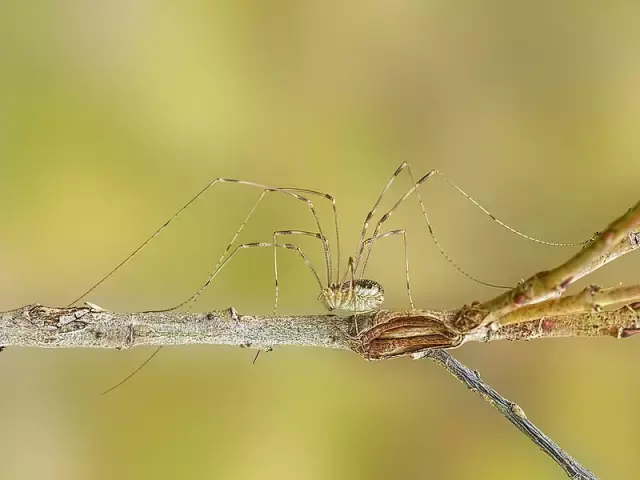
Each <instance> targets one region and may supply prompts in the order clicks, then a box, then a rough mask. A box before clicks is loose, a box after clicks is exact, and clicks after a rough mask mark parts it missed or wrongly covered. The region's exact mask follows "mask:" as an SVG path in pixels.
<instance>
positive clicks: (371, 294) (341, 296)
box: [322, 279, 384, 313]
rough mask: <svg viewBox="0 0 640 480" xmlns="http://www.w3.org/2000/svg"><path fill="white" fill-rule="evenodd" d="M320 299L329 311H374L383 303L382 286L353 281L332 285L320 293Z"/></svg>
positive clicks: (364, 281)
mask: <svg viewBox="0 0 640 480" xmlns="http://www.w3.org/2000/svg"><path fill="white" fill-rule="evenodd" d="M322 299H323V301H324V303H325V305H326V306H327V308H328V309H329V310H341V311H345V312H353V313H362V312H368V311H371V310H375V309H376V308H378V307H379V306H380V305H381V304H382V302H383V301H384V289H383V288H382V285H380V284H379V283H378V282H374V281H373V280H366V279H361V280H355V281H354V282H353V286H352V284H351V282H348V281H347V282H344V283H342V284H341V285H336V284H333V285H331V286H329V288H325V289H324V290H323V291H322Z"/></svg>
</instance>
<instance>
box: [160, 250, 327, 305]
mask: <svg viewBox="0 0 640 480" xmlns="http://www.w3.org/2000/svg"><path fill="white" fill-rule="evenodd" d="M265 247H269V248H271V247H277V248H286V249H288V250H295V251H296V252H298V254H299V255H300V256H301V257H302V259H303V260H304V261H305V263H306V264H307V266H308V267H309V269H310V270H311V272H312V273H313V276H314V277H315V279H316V281H317V282H318V285H319V287H320V290H322V288H323V286H322V281H321V280H320V277H319V276H318V272H317V271H316V269H315V268H314V266H313V264H312V263H311V261H310V260H309V258H308V257H307V256H306V255H305V254H304V252H303V251H302V250H301V249H300V247H298V246H297V245H292V244H290V243H271V242H269V243H267V242H259V243H243V244H242V245H238V246H237V247H236V248H235V249H234V250H233V252H231V254H229V256H228V257H227V258H225V259H224V261H223V262H222V263H221V264H220V266H219V267H218V268H217V269H216V270H213V271H212V272H211V274H210V275H209V278H207V281H206V282H204V283H203V284H202V286H201V287H200V288H199V289H198V290H197V291H196V293H194V294H193V295H191V296H190V297H189V298H187V299H186V300H185V301H184V302H181V303H179V304H178V305H176V306H174V307H171V308H167V309H164V310H154V312H169V311H172V310H177V309H178V308H181V307H183V306H185V305H187V304H191V305H192V304H193V303H195V301H196V300H197V299H198V297H199V296H200V294H201V293H202V292H203V290H204V289H205V288H207V287H208V286H209V284H210V283H211V282H212V281H213V279H214V278H216V277H217V276H218V274H219V273H220V272H221V271H222V269H223V268H224V267H225V266H226V265H227V264H228V263H229V261H230V260H231V259H232V258H233V257H234V256H235V255H236V254H237V253H238V252H239V251H240V250H244V249H246V248H265ZM189 308H190V307H189Z"/></svg>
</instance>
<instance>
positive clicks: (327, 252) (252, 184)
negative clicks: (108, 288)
mask: <svg viewBox="0 0 640 480" xmlns="http://www.w3.org/2000/svg"><path fill="white" fill-rule="evenodd" d="M218 183H236V184H240V185H247V186H250V187H256V188H261V189H262V190H263V193H270V192H279V193H282V194H284V195H288V196H290V197H293V198H295V199H296V200H300V201H302V202H305V203H306V204H307V205H308V207H309V209H310V211H311V213H312V215H313V218H314V221H315V223H316V226H317V228H318V231H319V232H320V234H321V235H322V236H323V238H325V245H324V254H325V261H326V263H327V265H331V252H330V250H329V248H328V245H327V244H326V237H325V236H324V234H323V233H322V226H321V225H320V219H319V217H318V214H317V212H316V210H315V207H314V205H313V202H312V201H311V200H309V199H307V198H305V197H303V196H301V195H298V194H296V193H294V192H293V191H287V190H286V189H282V188H279V187H271V186H268V185H262V184H260V183H255V182H249V181H246V180H236V179H232V178H215V179H213V180H212V181H210V182H209V183H208V184H207V185H206V186H205V187H204V188H202V189H201V190H200V191H199V192H198V193H197V194H196V195H195V196H193V197H192V198H191V199H190V200H189V201H188V202H187V203H185V204H184V205H183V206H182V207H180V208H179V209H178V210H177V211H176V212H175V213H174V214H173V215H172V216H171V217H169V218H168V220H166V221H165V222H164V224H163V225H162V226H161V227H160V228H158V229H157V230H156V231H155V232H154V233H153V234H151V236H149V237H148V238H147V239H146V240H145V241H144V242H143V243H142V244H141V245H140V246H139V247H137V248H136V249H135V250H134V251H133V252H131V253H130V254H129V255H128V256H127V257H125V258H124V260H122V261H121V262H120V263H118V264H117V265H116V266H115V267H114V268H113V269H112V270H110V271H109V272H108V273H106V274H105V275H104V276H103V277H102V278H100V280H98V281H97V282H96V283H94V284H93V285H92V286H91V287H89V289H87V290H86V291H85V292H84V293H82V294H81V295H80V296H78V297H77V298H76V299H75V300H73V301H72V302H70V303H69V305H68V306H72V305H73V304H75V303H77V302H79V301H80V300H82V299H83V298H85V297H86V296H87V295H89V294H90V293H91V292H93V291H94V290H95V289H96V288H98V287H99V286H100V285H102V284H103V283H104V282H105V281H106V280H107V279H108V278H109V277H111V276H112V275H113V274H114V273H116V272H117V271H118V270H119V269H120V268H122V267H123V266H124V265H125V264H127V263H128V262H129V261H130V260H131V259H133V258H134V257H135V256H136V255H137V254H138V253H139V252H140V251H141V250H142V249H143V248H145V247H146V246H147V245H148V244H149V243H150V242H151V241H152V240H154V239H155V238H156V237H157V236H158V235H160V233H161V232H162V231H163V230H164V229H165V228H167V227H168V226H169V224H170V223H171V222H172V221H173V220H175V219H176V218H177V217H178V216H179V215H180V214H181V213H182V212H184V211H185V210H186V209H187V208H188V207H189V206H191V205H192V204H193V203H194V202H195V201H196V200H197V199H198V198H200V197H201V196H202V195H203V194H204V193H205V192H206V191H208V190H209V189H210V188H211V187H213V186H214V185H216V184H218ZM292 190H293V189H292ZM309 192H310V193H312V192H311V191H309ZM323 196H324V197H325V198H327V196H326V195H323ZM261 199H262V197H261V198H260V199H259V200H258V202H257V203H259V201H260V200H261ZM254 209H255V206H254V208H253V209H252V211H251V213H250V215H249V216H251V214H253V210H254ZM246 221H247V219H245V222H244V223H246ZM244 223H243V225H242V226H241V229H242V228H243V227H244ZM241 229H240V230H241ZM238 234H239V232H238ZM236 237H237V235H235V236H234V240H235V238H236ZM232 244H233V242H232ZM230 247H231V244H230V245H229V246H228V247H227V250H225V252H228V250H229V248H230ZM329 268H330V267H328V269H329ZM329 282H330V280H329Z"/></svg>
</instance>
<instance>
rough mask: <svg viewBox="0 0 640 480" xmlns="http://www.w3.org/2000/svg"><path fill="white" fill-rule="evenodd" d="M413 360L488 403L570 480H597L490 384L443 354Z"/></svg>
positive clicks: (434, 352)
mask: <svg viewBox="0 0 640 480" xmlns="http://www.w3.org/2000/svg"><path fill="white" fill-rule="evenodd" d="M414 358H416V359H418V358H429V359H431V360H433V361H434V362H436V363H437V364H439V365H440V366H442V367H443V368H445V369H446V370H447V371H448V372H449V373H450V374H451V375H453V376H454V377H456V378H457V379H458V380H460V381H461V382H462V383H464V384H465V386H466V387H467V388H468V389H469V390H471V391H472V392H475V393H477V394H479V395H480V396H481V397H482V398H484V399H485V400H487V401H488V402H489V403H490V404H491V405H493V406H494V407H495V408H496V409H497V410H498V411H499V412H500V414H501V415H502V416H503V417H505V418H506V419H507V420H509V421H510V422H511V423H512V424H513V425H515V426H516V427H517V428H518V429H519V430H520V431H521V432H522V433H524V434H525V435H526V436H527V437H528V438H529V439H530V440H531V441H532V442H533V443H535V444H536V445H537V446H538V447H540V450H542V451H543V452H544V453H546V454H547V455H549V456H550V457H551V458H552V459H553V461H554V462H556V463H557V464H558V465H559V466H560V467H561V468H562V469H563V470H564V471H565V473H566V474H567V475H568V476H569V478H571V479H575V480H597V478H598V477H596V476H595V475H594V474H593V473H591V472H590V471H589V470H587V469H586V468H585V467H583V466H582V465H580V464H579V463H578V462H577V461H576V460H575V459H574V458H573V457H571V456H570V455H569V454H568V453H567V452H565V451H564V450H562V449H561V448H560V447H559V446H558V445H557V444H556V443H555V442H554V441H553V440H551V439H550V438H549V437H548V436H546V435H545V434H544V432H543V431H542V430H540V429H539V428H538V427H536V426H535V425H534V424H533V423H531V421H530V420H529V419H528V418H527V416H526V415H525V413H524V411H523V410H522V408H520V406H519V405H518V404H516V403H513V402H510V401H509V400H507V399H506V398H504V397H503V396H502V395H500V394H499V393H498V392H496V391H495V390H494V389H493V388H492V387H491V386H490V385H489V384H487V383H486V382H484V381H482V379H481V378H480V374H479V373H478V372H477V371H473V370H470V369H469V368H468V367H466V366H465V365H463V364H462V363H460V362H459V361H458V360H456V359H455V358H454V357H452V356H451V355H449V353H447V352H446V351H444V350H428V351H426V352H421V353H419V354H416V355H414Z"/></svg>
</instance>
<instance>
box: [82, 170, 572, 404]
mask: <svg viewBox="0 0 640 480" xmlns="http://www.w3.org/2000/svg"><path fill="white" fill-rule="evenodd" d="M405 171H406V172H407V174H408V175H409V177H410V179H411V183H412V186H411V187H410V188H409V189H408V190H407V191H406V193H405V194H404V195H402V197H400V199H399V200H398V201H397V202H396V203H395V204H394V205H393V206H392V207H391V208H390V209H389V210H388V211H387V212H386V213H384V214H383V215H382V216H381V217H380V219H379V220H378V221H377V223H376V224H375V227H374V229H373V233H372V234H371V236H369V237H367V232H368V231H369V226H370V224H371V222H372V220H373V217H374V215H375V214H376V212H377V210H378V207H379V206H380V203H381V201H382V199H383V198H384V196H385V194H386V193H387V191H388V190H389V188H390V187H391V185H392V184H393V182H394V181H395V180H396V178H398V176H400V174H401V173H402V172H405ZM434 177H440V178H442V179H443V180H444V181H445V182H447V183H448V184H449V185H450V186H451V187H453V188H454V189H455V190H456V191H458V192H459V193H460V194H461V195H463V196H464V197H465V198H466V199H467V200H469V201H470V202H471V203H473V204H474V205H475V206H476V207H477V208H479V209H480V210H481V211H482V212H483V213H484V214H485V215H487V216H489V217H490V218H491V219H492V220H493V221H495V222H496V223H498V224H499V225H500V226H502V227H503V228H506V229H507V230H509V231H511V232H512V233H515V234H517V235H519V236H521V237H524V238H526V239H528V240H531V241H533V242H537V243H541V244H544V245H552V246H565V247H566V246H576V245H582V244H584V242H576V243H558V242H548V241H544V240H540V239H538V238H534V237H532V236H529V235H527V234H525V233H522V232H520V231H519V230H516V229H515V228H512V227H510V226H509V225H507V224H506V223H504V222H502V221H501V220H499V219H498V218H496V217H495V216H494V215H493V214H492V213H490V212H489V211H488V210H487V209H486V208H484V207H483V206H482V205H481V204H480V203H478V202H477V201H476V200H475V199H474V198H473V197H471V196H470V195H468V194H467V193H466V192H465V191H464V190H462V189H461V188H460V187H458V186H457V185H456V184H455V183H453V182H452V181H451V180H449V179H448V178H447V177H446V176H445V175H444V174H442V173H441V172H440V171H438V170H436V169H433V170H430V171H429V172H428V173H427V174H426V175H424V176H422V177H421V178H419V179H418V180H417V181H416V180H415V177H414V176H413V173H412V171H411V167H410V165H409V164H408V163H407V162H403V163H402V164H401V165H400V166H399V167H398V168H397V169H396V170H395V172H394V173H393V175H392V176H391V178H390V179H389V181H388V182H387V184H386V186H385V187H384V189H383V190H382V192H381V193H380V195H379V196H378V199H377V200H376V202H375V204H374V205H373V207H372V208H371V210H370V211H369V212H368V213H367V216H366V217H365V220H364V222H363V224H362V230H361V233H360V239H359V242H358V245H357V247H356V251H355V254H354V255H353V256H351V257H349V259H348V262H347V268H346V269H345V271H344V272H343V275H342V278H340V271H341V270H340V268H341V263H340V224H339V219H338V210H337V205H336V201H335V199H334V197H333V196H331V195H329V194H328V193H323V192H320V191H317V190H310V189H305V188H289V187H273V186H267V185H262V184H260V183H255V182H250V181H246V180H235V179H230V178H216V179H214V180H212V181H210V182H209V183H208V184H207V185H206V186H205V187H204V188H203V189H202V190H200V191H199V192H198V193H197V194H196V195H195V196H194V197H192V198H191V199H190V200H189V201H188V202H187V203H185V204H184V205H183V206H182V207H180V208H179V209H178V210H177V211H176V212H175V213H174V214H173V215H172V216H171V217H169V219H168V220H167V221H166V222H165V223H164V224H163V225H162V226H161V227H160V228H158V229H157V230H156V231H155V232H154V233H153V234H152V235H151V236H150V237H149V238H147V239H146V240H145V241H144V242H143V243H142V244H141V245H140V246H139V247H137V248H136V249H135V250H134V251H133V252H132V253H131V254H130V255H128V256H127V257H126V258H125V259H124V260H122V261H121V262H120V263H119V264H118V265H116V266H115V267H114V268H113V269H112V270H111V271H109V272H108V273H107V274H105V275H104V276H103V277H102V278H101V279H100V280H99V281H98V282H96V283H95V284H93V285H92V286H91V287H90V288H89V289H88V290H86V291H85V292H84V293H82V295H80V296H79V297H78V298H76V299H75V300H74V301H73V302H71V304H70V305H73V304H75V303H76V302H78V301H80V300H82V299H83V298H85V297H86V296H87V295H89V294H90V293H91V292H93V291H94V290H95V289H96V288H97V287H98V286H100V285H101V284H102V283H103V282H104V281H106V280H107V279H108V278H109V277H111V276H112V275H113V274H114V273H115V272H116V271H118V270H119V269H120V268H121V267H122V266H124V265H125V264H126V263H127V262H129V261H130V260H131V259H132V258H133V257H135V256H136V255H137V254H138V253H139V252H140V251H141V250H142V249H143V248H144V247H146V246H147V245H148V244H149V243H150V242H151V241H152V240H153V239H155V238H156V237H157V236H158V235H159V234H160V233H161V232H162V231H163V230H164V229H165V228H167V227H168V226H169V224H170V223H171V222H172V221H173V220H175V219H176V217H178V216H179V215H180V214H181V213H182V212H183V211H185V210H186V209H187V208H188V207H189V206H191V205H192V204H193V203H194V202H195V201H196V200H197V199H199V198H200V197H201V196H202V195H203V194H204V193H205V192H207V191H208V190H209V189H211V188H212V187H213V186H214V185H217V184H223V183H228V184H236V185H244V186H248V187H253V188H257V189H260V190H262V191H261V193H260V196H259V197H258V199H257V200H256V202H255V203H254V204H253V206H252V207H251V209H250V210H249V212H248V214H247V215H246V217H245V218H244V220H243V221H242V223H241V224H240V226H239V227H238V229H237V230H236V232H235V233H234V235H233V237H232V238H231V241H230V242H229V244H228V245H227V247H226V248H225V250H224V252H223V253H222V255H221V256H220V258H219V260H218V262H217V264H216V265H215V267H214V268H213V269H212V270H211V272H210V274H209V277H208V278H207V280H206V281H205V282H204V283H203V284H202V285H201V286H200V288H199V289H198V290H197V291H196V292H195V293H194V294H193V295H191V296H190V297H189V298H187V299H186V300H185V301H183V302H181V303H179V304H177V305H175V306H173V307H171V308H168V309H164V310H161V311H171V310H176V309H179V308H181V307H184V306H187V309H190V308H191V307H192V306H193V304H194V302H195V301H196V300H197V299H198V297H199V296H200V294H201V293H202V292H203V291H204V290H205V289H206V288H207V287H208V286H209V284H211V282H212V281H213V280H214V279H215V278H216V277H217V276H218V275H219V274H220V272H221V271H222V270H223V269H224V267H225V266H226V265H227V264H228V263H229V262H230V261H231V259H232V258H233V257H234V256H235V255H237V254H238V253H239V252H240V251H241V250H244V249H248V248H271V249H273V255H274V257H273V258H274V279H275V300H274V306H273V311H274V312H276V310H277V308H278V299H279V283H278V254H277V252H278V250H279V249H280V250H282V249H286V250H293V251H295V252H296V253H297V254H298V255H299V256H300V257H301V258H302V260H303V261H304V262H305V264H306V265H307V267H308V268H309V270H310V272H311V273H312V274H313V276H314V277H315V279H316V281H317V283H318V287H319V290H320V294H319V296H318V299H319V300H321V301H322V302H323V304H324V306H325V307H326V308H327V310H329V311H332V312H336V313H342V314H361V313H366V312H371V311H373V310H376V309H378V308H379V307H380V306H381V305H382V303H383V301H384V289H383V287H382V285H381V284H380V283H378V282H376V281H374V280H370V279H367V278H364V277H363V275H364V273H365V270H366V267H367V263H368V261H369V257H370V255H371V251H372V249H373V247H374V244H375V243H376V242H377V241H378V240H382V239H384V238H388V237H392V236H402V239H403V243H404V270H405V286H406V291H407V296H408V300H409V305H410V308H411V310H414V309H415V306H414V302H413V297H412V294H411V283H410V276H409V256H408V246H407V233H406V230H405V229H398V230H391V231H387V232H383V233H381V230H382V227H383V225H384V224H385V223H386V222H387V221H388V220H389V218H391V216H392V215H393V213H394V212H395V211H396V210H397V209H398V208H399V207H400V205H402V204H403V203H404V202H405V201H406V200H407V199H408V198H409V197H410V196H411V195H412V194H415V197H416V199H417V201H418V203H419V205H420V208H421V211H422V215H423V217H424V220H425V222H426V225H427V228H428V231H429V234H430V236H431V238H432V240H433V242H434V243H435V245H436V246H437V248H438V250H439V251H440V253H441V254H442V255H443V256H444V257H445V258H446V259H447V261H448V262H449V263H450V264H451V265H452V266H453V267H454V268H455V269H456V270H458V271H459V272H460V273H462V274H463V275H465V276H466V277H468V278H469V279H471V280H473V281H474V282H477V283H479V284H481V285H485V286H489V287H495V288H504V289H509V288H511V287H509V286H505V285H498V284H493V283H489V282H484V281H482V280H480V279H478V278H476V277H474V276H472V275H470V274H469V273H467V272H466V271H465V270H463V269H462V268H461V267H460V266H458V265H457V264H456V263H455V262H454V261H453V259H452V258H451V257H450V256H449V255H448V254H447V253H446V251H445V250H444V249H443V247H442V245H441V244H440V242H439V241H438V239H437V237H436V235H435V233H434V230H433V227H432V225H431V222H430V221H429V217H428V215H427V212H426V209H425V206H424V202H423V201H422V199H421V197H420V193H419V187H421V186H422V185H423V184H425V183H426V182H427V181H428V180H429V179H431V178H434ZM269 193H278V194H280V195H286V196H288V197H290V198H292V199H295V200H297V201H300V202H304V203H306V205H307V207H308V209H309V212H310V213H311V215H312V216H313V219H314V223H315V226H316V229H317V231H307V230H277V231H275V232H273V241H272V242H255V243H243V244H241V245H237V246H236V247H235V248H234V249H233V250H231V249H232V247H233V245H234V244H235V241H236V239H237V238H238V235H240V233H241V232H242V230H243V229H244V227H245V225H246V224H247V222H248V221H249V220H250V219H251V217H252V216H253V214H254V213H255V211H256V209H257V207H258V205H259V204H260V202H261V201H262V199H263V198H264V197H265V196H266V195H267V194H269ZM310 197H318V198H319V199H322V200H328V201H329V202H331V206H332V210H333V221H334V228H335V255H336V268H335V271H334V269H333V261H332V249H331V248H330V244H329V241H328V239H327V237H326V235H325V234H324V231H323V229H322V224H321V222H320V217H319V216H318V213H317V211H316V208H315V206H314V204H313V201H312V200H311V199H310ZM284 236H308V237H312V238H315V239H317V240H319V242H320V244H321V247H322V251H323V254H324V263H325V273H326V282H325V283H323V281H322V279H321V277H320V275H319V273H318V271H317V270H316V268H315V267H314V265H313V264H312V263H311V261H310V260H309V258H308V257H307V255H306V254H305V253H304V252H303V251H302V250H301V249H300V247H298V246H297V245H295V244H292V243H281V242H278V237H284ZM160 348H162V347H159V348H158V349H157V350H156V351H155V352H154V353H153V354H152V355H151V356H150V357H149V358H148V359H147V360H146V361H145V362H144V363H143V364H142V365H140V367H138V369H136V370H135V371H134V372H133V373H132V374H131V375H129V376H128V377H127V378H125V379H124V380H123V381H122V382H120V383H119V384H117V385H115V386H114V387H112V388H110V389H109V390H107V391H106V392H104V393H108V392H109V391H111V390H113V389H114V388H116V387H118V386H119V385H121V384H122V383H124V382H126V381H127V380H128V379H129V378H131V377H132V376H133V375H135V373H137V372H138V371H139V370H140V369H141V368H143V367H144V366H145V365H146V364H147V363H148V362H149V361H150V360H151V359H152V358H153V357H154V356H155V355H156V354H157V353H158V352H159V350H160Z"/></svg>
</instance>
